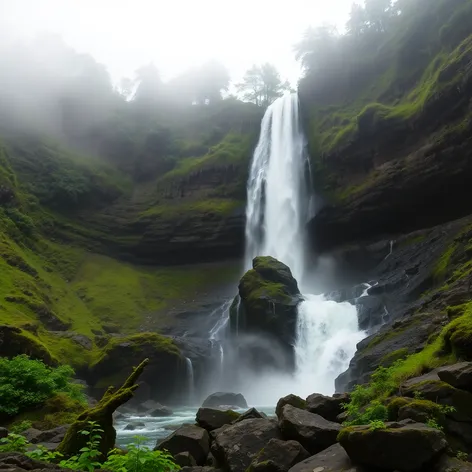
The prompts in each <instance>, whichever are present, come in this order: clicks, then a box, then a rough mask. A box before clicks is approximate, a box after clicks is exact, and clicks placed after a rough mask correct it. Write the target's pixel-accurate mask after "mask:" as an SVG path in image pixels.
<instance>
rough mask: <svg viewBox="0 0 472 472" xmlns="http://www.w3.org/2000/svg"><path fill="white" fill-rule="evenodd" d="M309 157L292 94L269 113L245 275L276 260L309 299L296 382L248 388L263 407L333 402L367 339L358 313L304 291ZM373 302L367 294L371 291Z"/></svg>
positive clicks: (252, 193) (301, 322)
mask: <svg viewBox="0 0 472 472" xmlns="http://www.w3.org/2000/svg"><path fill="white" fill-rule="evenodd" d="M309 170H310V169H309V160H308V155H307V153H306V152H305V139H304V136H303V132H302V130H301V126H300V118H299V112H298V96H297V95H296V94H287V95H284V96H283V97H281V98H279V99H278V100H276V101H275V102H274V103H273V104H272V105H271V106H270V107H269V108H268V109H267V111H266V113H265V115H264V118H263V120H262V124H261V134H260V138H259V142H258V144H257V147H256V150H255V152H254V156H253V161H252V165H251V169H250V174H249V180H248V190H247V208H246V257H245V265H246V268H249V267H250V266H251V261H252V259H253V258H254V257H255V256H257V255H261V256H262V255H270V256H273V257H275V258H276V259H278V260H280V261H282V262H283V263H285V264H286V265H288V266H289V267H290V269H291V270H292V273H293V275H294V277H295V278H296V279H297V280H298V282H299V286H300V287H301V289H302V291H303V292H304V299H305V301H303V302H302V303H301V304H300V305H299V308H298V320H297V338H296V343H295V361H296V369H295V372H294V374H293V375H291V376H287V375H280V374H279V375H277V374H274V373H272V374H270V373H269V374H268V375H267V376H264V378H260V379H257V378H252V379H251V382H252V384H251V383H250V382H248V388H249V389H250V391H249V392H248V396H249V397H251V395H253V398H254V400H255V401H256V402H259V403H260V402H264V400H265V402H266V403H267V400H268V399H269V398H270V399H271V401H272V402H275V401H276V400H277V398H278V397H279V396H282V395H285V394H287V393H295V394H297V395H300V396H307V395H309V394H311V393H314V392H319V393H323V394H332V393H333V391H334V380H335V379H336V377H337V376H338V375H339V374H341V373H342V372H344V371H345V370H346V369H347V368H348V365H349V361H350V360H351V358H352V356H353V355H354V353H355V350H356V345H357V343H358V342H359V341H360V340H361V339H362V338H363V337H364V336H365V333H363V332H360V331H359V329H358V321H357V310H356V307H355V306H353V305H351V304H349V303H336V302H333V301H328V300H326V299H325V298H324V296H323V295H318V296H315V295H310V294H309V293H307V292H309V290H310V288H308V290H307V288H306V287H305V285H304V282H305V280H304V277H305V272H306V269H307V268H306V267H305V262H306V260H307V256H308V254H307V250H306V243H305V234H306V231H305V225H306V223H307V221H308V219H309V217H310V216H312V215H310V212H311V211H312V208H313V198H312V194H311V189H310V186H309V183H310V178H311V176H310V172H309ZM366 294H367V289H366Z"/></svg>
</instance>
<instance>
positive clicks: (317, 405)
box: [294, 393, 349, 422]
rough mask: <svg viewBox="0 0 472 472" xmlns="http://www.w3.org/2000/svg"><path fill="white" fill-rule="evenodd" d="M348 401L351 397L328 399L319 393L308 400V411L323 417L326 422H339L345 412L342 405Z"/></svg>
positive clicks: (343, 396)
mask: <svg viewBox="0 0 472 472" xmlns="http://www.w3.org/2000/svg"><path fill="white" fill-rule="evenodd" d="M348 401H349V395H340V396H338V397H327V396H325V395H321V394H319V393H313V394H312V395H310V396H309V397H308V398H307V399H306V409H307V410H308V411H309V412H310V413H315V414H317V415H320V416H322V417H323V418H324V419H325V420H328V421H334V422H338V420H337V417H338V416H339V415H340V414H341V413H343V411H344V410H343V408H342V404H343V403H347V402H348ZM294 406H295V405H294Z"/></svg>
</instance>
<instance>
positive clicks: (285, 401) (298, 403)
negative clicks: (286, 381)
mask: <svg viewBox="0 0 472 472" xmlns="http://www.w3.org/2000/svg"><path fill="white" fill-rule="evenodd" d="M285 405H292V406H294V407H295V408H300V409H301V410H304V409H305V408H306V401H305V400H303V398H301V397H299V396H298V395H294V394H293V393H291V394H289V395H286V396H285V397H282V398H280V399H279V401H278V402H277V406H276V407H275V414H276V415H277V418H280V415H281V413H282V409H283V407H284V406H285Z"/></svg>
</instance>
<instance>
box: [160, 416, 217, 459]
mask: <svg viewBox="0 0 472 472" xmlns="http://www.w3.org/2000/svg"><path fill="white" fill-rule="evenodd" d="M155 449H159V450H161V451H162V450H168V451H169V452H170V454H172V455H173V456H175V455H177V454H179V453H181V452H188V453H190V454H191V455H192V456H193V458H194V459H195V461H196V462H197V464H198V465H203V464H205V461H206V458H207V456H208V453H209V452H210V437H209V436H208V432H207V431H206V430H205V429H203V428H200V427H199V426H195V425H183V426H181V427H180V428H178V429H177V430H176V431H174V432H173V433H172V434H171V435H170V436H168V437H167V438H165V439H162V440H161V441H159V442H158V443H157V445H156V448H155Z"/></svg>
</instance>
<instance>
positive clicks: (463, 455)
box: [456, 451, 469, 462]
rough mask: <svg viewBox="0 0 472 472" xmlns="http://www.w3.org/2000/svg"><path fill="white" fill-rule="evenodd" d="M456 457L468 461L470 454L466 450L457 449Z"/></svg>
mask: <svg viewBox="0 0 472 472" xmlns="http://www.w3.org/2000/svg"><path fill="white" fill-rule="evenodd" d="M456 458H457V459H459V460H460V461H464V462H467V461H468V460H469V454H467V452H464V451H457V454H456Z"/></svg>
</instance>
